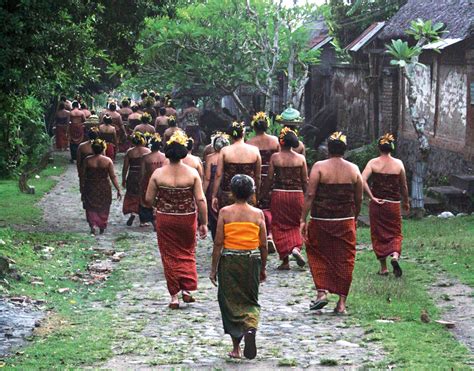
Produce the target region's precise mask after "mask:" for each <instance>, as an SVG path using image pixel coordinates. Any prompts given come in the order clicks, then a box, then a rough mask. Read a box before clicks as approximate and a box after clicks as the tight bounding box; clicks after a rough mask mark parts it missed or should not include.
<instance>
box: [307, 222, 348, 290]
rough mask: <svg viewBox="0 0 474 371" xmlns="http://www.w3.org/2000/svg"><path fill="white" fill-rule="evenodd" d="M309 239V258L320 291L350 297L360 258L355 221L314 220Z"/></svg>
mask: <svg viewBox="0 0 474 371" xmlns="http://www.w3.org/2000/svg"><path fill="white" fill-rule="evenodd" d="M308 237H309V244H308V245H306V254H307V255H308V262H309V267H310V269H311V275H312V276H313V280H314V284H315V285H316V288H317V289H318V290H327V291H329V292H330V293H333V294H338V295H342V296H347V294H348V293H349V288H350V287H351V283H352V272H353V270H354V263H355V256H356V225H355V220H354V219H345V220H315V219H312V220H311V221H310V222H309V225H308Z"/></svg>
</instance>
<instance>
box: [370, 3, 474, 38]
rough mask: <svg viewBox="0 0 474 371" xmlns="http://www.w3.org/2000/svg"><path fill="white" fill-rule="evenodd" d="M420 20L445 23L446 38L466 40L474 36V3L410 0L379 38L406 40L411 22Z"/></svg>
mask: <svg viewBox="0 0 474 371" xmlns="http://www.w3.org/2000/svg"><path fill="white" fill-rule="evenodd" d="M418 18H421V19H423V20H429V19H431V20H432V21H433V22H443V23H444V24H445V26H446V30H447V31H449V33H448V34H445V36H444V37H449V38H461V39H466V38H468V37H472V36H474V3H473V2H472V1H471V0H408V3H407V4H406V5H404V6H403V7H401V8H400V10H399V11H398V12H397V13H396V14H395V15H394V16H393V17H392V19H390V20H389V21H388V22H387V24H386V25H385V29H384V30H383V31H382V33H381V34H380V36H379V38H380V39H382V40H389V39H398V38H404V37H405V33H404V32H405V30H406V29H408V28H409V27H410V22H411V21H412V20H416V19H418Z"/></svg>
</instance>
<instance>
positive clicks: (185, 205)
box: [146, 131, 207, 309]
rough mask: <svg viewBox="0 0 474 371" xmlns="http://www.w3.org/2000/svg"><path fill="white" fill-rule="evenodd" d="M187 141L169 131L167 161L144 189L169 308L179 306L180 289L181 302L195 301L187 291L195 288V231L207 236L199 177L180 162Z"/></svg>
mask: <svg viewBox="0 0 474 371" xmlns="http://www.w3.org/2000/svg"><path fill="white" fill-rule="evenodd" d="M187 141H188V138H187V137H186V135H185V134H184V133H182V132H181V131H178V132H176V133H175V134H173V136H172V137H171V138H170V140H169V141H168V142H167V143H166V146H165V156H166V158H167V159H168V160H169V164H168V165H165V166H163V167H161V168H159V169H157V170H156V171H155V172H154V173H153V175H152V176H151V179H150V183H149V185H148V189H147V192H146V204H147V205H148V207H151V206H152V205H155V206H156V231H157V238H158V247H159V249H160V254H161V260H162V262H163V268H164V273H165V278H166V283H167V286H168V291H169V293H170V295H171V301H170V303H169V308H171V309H178V308H179V306H180V303H179V296H178V294H179V293H180V292H181V294H182V299H183V301H184V302H185V303H191V302H194V301H195V299H194V298H193V297H192V296H191V293H190V291H194V290H197V270H196V231H197V230H198V231H199V236H200V237H201V238H205V237H206V235H207V207H206V199H205V197H204V193H203V190H202V183H201V178H200V177H199V174H198V173H197V171H196V170H195V169H192V168H191V167H189V166H187V165H184V164H183V163H182V159H183V158H185V157H186V155H187V154H188V151H187V149H186V145H187ZM196 207H197V210H198V213H199V217H198V218H196ZM198 224H199V226H198Z"/></svg>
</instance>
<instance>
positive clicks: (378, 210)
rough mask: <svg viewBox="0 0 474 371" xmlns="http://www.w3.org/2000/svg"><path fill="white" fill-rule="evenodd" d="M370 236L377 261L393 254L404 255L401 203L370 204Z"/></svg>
mask: <svg viewBox="0 0 474 371" xmlns="http://www.w3.org/2000/svg"><path fill="white" fill-rule="evenodd" d="M369 217H370V235H371V237H372V247H373V249H374V252H375V255H376V256H377V259H384V258H386V257H387V256H389V255H392V254H393V253H398V254H399V255H401V253H402V240H403V236H402V218H401V214H400V203H399V202H388V201H386V202H385V203H384V204H382V205H379V204H377V203H375V202H373V201H371V202H370V204H369Z"/></svg>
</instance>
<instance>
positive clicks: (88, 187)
mask: <svg viewBox="0 0 474 371" xmlns="http://www.w3.org/2000/svg"><path fill="white" fill-rule="evenodd" d="M82 200H83V206H84V209H85V210H86V218H87V222H88V223H89V226H90V227H91V228H94V227H99V228H101V229H105V228H107V220H108V218H109V210H110V204H111V203H112V189H111V186H110V181H109V169H107V168H91V167H87V168H86V169H85V171H84V183H83V192H82Z"/></svg>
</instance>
